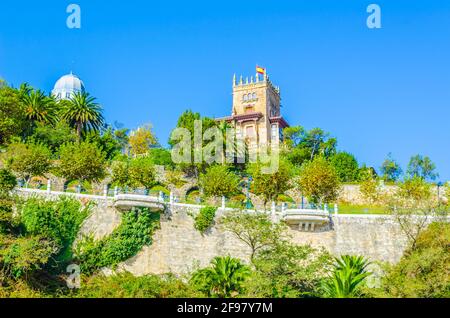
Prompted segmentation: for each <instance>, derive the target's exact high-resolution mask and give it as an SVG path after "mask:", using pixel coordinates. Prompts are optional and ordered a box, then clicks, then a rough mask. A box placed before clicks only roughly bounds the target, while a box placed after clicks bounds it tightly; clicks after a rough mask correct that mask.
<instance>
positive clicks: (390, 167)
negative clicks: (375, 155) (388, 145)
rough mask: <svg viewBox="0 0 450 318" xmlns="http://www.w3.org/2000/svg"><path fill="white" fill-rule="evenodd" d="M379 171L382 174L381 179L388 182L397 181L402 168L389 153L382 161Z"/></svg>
mask: <svg viewBox="0 0 450 318" xmlns="http://www.w3.org/2000/svg"><path fill="white" fill-rule="evenodd" d="M381 173H382V175H383V179H384V180H385V181H389V182H395V181H397V180H398V178H399V177H400V175H401V174H402V168H401V167H400V165H399V164H398V163H397V162H396V161H395V160H394V159H393V158H392V154H391V153H389V154H388V156H387V158H386V159H385V160H384V161H383V164H382V165H381Z"/></svg>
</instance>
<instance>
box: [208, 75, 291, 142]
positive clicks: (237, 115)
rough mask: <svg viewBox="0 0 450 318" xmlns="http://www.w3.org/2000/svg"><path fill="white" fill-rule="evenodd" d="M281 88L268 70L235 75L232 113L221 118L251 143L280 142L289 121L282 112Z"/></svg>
mask: <svg viewBox="0 0 450 318" xmlns="http://www.w3.org/2000/svg"><path fill="white" fill-rule="evenodd" d="M280 101H281V97H280V89H279V87H276V86H274V85H273V84H272V82H271V81H270V79H269V77H268V76H267V73H266V74H264V75H263V76H260V75H259V74H256V75H255V76H254V77H253V76H252V77H250V79H249V78H248V77H247V78H246V79H245V80H244V79H243V78H242V76H241V77H240V78H239V80H237V79H236V76H233V106H232V115H231V116H229V117H224V118H218V119H217V120H226V121H227V122H229V123H232V124H233V126H234V127H235V128H236V134H238V135H240V136H242V137H244V138H245V140H247V143H248V145H249V146H251V147H252V146H257V145H258V144H259V145H261V144H266V145H269V144H272V143H274V142H275V143H279V142H280V140H282V138H283V135H282V129H283V128H285V127H288V123H287V122H286V121H285V120H284V119H283V117H282V116H281V111H280Z"/></svg>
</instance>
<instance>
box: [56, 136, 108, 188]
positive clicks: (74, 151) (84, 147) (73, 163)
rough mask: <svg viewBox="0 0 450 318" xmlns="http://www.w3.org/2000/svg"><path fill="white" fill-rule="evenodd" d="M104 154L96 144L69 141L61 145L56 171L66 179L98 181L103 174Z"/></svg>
mask: <svg viewBox="0 0 450 318" xmlns="http://www.w3.org/2000/svg"><path fill="white" fill-rule="evenodd" d="M105 157H106V156H105V154H104V153H103V152H102V151H101V150H100V149H98V147H97V145H96V144H92V143H89V142H80V143H71V144H65V145H63V146H61V148H60V151H59V165H58V167H57V171H58V173H59V174H60V175H61V176H63V177H64V178H66V179H68V180H78V181H79V182H80V183H82V182H83V181H98V180H100V179H102V178H103V177H104V175H105V164H106V159H105Z"/></svg>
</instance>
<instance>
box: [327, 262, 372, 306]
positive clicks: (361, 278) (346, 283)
mask: <svg viewBox="0 0 450 318" xmlns="http://www.w3.org/2000/svg"><path fill="white" fill-rule="evenodd" d="M335 261H336V263H335V264H334V270H333V272H332V275H331V277H329V278H328V279H327V280H326V281H325V283H324V286H323V288H324V291H325V295H326V296H327V297H332V298H353V297H358V296H359V295H360V291H361V288H362V287H363V286H364V283H365V279H366V278H367V277H368V276H369V275H371V273H370V272H368V271H367V266H368V265H369V264H370V263H369V262H368V261H367V260H366V259H364V257H362V256H351V255H341V256H340V257H339V258H336V259H335Z"/></svg>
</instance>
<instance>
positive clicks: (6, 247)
mask: <svg viewBox="0 0 450 318" xmlns="http://www.w3.org/2000/svg"><path fill="white" fill-rule="evenodd" d="M57 251H58V247H57V246H56V244H55V243H54V242H53V241H52V240H51V239H49V238H46V237H44V236H41V235H38V236H30V237H19V238H13V237H10V236H5V235H3V236H0V271H1V272H2V274H6V276H9V277H10V278H13V279H17V278H20V277H22V276H24V275H25V274H27V273H30V272H32V271H34V270H38V269H41V267H42V266H43V265H45V264H46V263H47V262H48V261H49V259H50V257H51V256H52V255H53V254H54V253H56V252H57ZM1 278H2V277H0V280H1ZM0 285H1V284H0Z"/></svg>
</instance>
